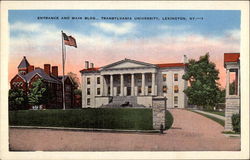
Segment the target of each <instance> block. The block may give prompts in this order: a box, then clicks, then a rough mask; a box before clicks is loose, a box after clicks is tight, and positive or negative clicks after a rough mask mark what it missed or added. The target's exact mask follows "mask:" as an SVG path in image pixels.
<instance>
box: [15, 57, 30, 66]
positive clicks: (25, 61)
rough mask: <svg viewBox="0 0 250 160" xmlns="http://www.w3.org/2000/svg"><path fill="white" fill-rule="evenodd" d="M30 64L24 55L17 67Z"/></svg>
mask: <svg viewBox="0 0 250 160" xmlns="http://www.w3.org/2000/svg"><path fill="white" fill-rule="evenodd" d="M29 66H30V64H29V62H28V60H27V59H26V57H25V56H24V57H23V59H22V61H21V62H20V64H19V65H18V67H17V68H28V67H29Z"/></svg>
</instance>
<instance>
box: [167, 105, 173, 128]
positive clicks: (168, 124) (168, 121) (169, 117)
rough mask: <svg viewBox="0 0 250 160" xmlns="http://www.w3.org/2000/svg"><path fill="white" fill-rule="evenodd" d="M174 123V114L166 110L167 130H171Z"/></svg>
mask: <svg viewBox="0 0 250 160" xmlns="http://www.w3.org/2000/svg"><path fill="white" fill-rule="evenodd" d="M173 122H174V118H173V116H172V114H171V113H170V112H169V111H168V110H166V119H165V129H170V128H171V126H172V124H173Z"/></svg>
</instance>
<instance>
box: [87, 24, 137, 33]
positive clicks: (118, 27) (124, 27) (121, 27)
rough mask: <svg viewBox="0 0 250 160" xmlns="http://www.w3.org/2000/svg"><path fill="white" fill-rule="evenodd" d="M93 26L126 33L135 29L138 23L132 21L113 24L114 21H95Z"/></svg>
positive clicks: (112, 31) (105, 30)
mask: <svg viewBox="0 0 250 160" xmlns="http://www.w3.org/2000/svg"><path fill="white" fill-rule="evenodd" d="M92 25H93V26H95V27H97V28H99V29H101V30H103V31H104V32H107V33H114V34H116V35H124V34H127V33H131V32H134V31H135V27H136V24H134V23H131V22H125V23H119V24H113V23H104V22H99V23H93V24H92Z"/></svg>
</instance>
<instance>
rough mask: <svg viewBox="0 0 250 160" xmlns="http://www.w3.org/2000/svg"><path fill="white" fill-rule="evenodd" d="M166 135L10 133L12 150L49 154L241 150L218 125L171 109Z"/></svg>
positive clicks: (50, 131) (15, 131) (185, 112)
mask: <svg viewBox="0 0 250 160" xmlns="http://www.w3.org/2000/svg"><path fill="white" fill-rule="evenodd" d="M170 112H171V113H172V114H173V116H174V124H173V126H172V129H170V130H168V131H166V133H165V134H156V133H105V132H83V131H63V130H47V129H14V128H12V129H10V147H11V149H12V150H26V151H27V150H50V151H60V150H64V151H213V150H214V151H219V150H230V151H231V150H240V138H239V137H230V138H229V137H226V136H224V135H223V134H221V132H222V131H223V127H222V126H221V125H219V124H218V123H216V122H214V121H212V120H210V119H208V118H206V117H203V116H201V115H199V114H197V113H193V112H191V111H187V110H181V109H172V110H170Z"/></svg>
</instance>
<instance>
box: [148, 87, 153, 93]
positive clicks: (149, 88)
mask: <svg viewBox="0 0 250 160" xmlns="http://www.w3.org/2000/svg"><path fill="white" fill-rule="evenodd" d="M148 93H149V94H150V93H152V86H148Z"/></svg>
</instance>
